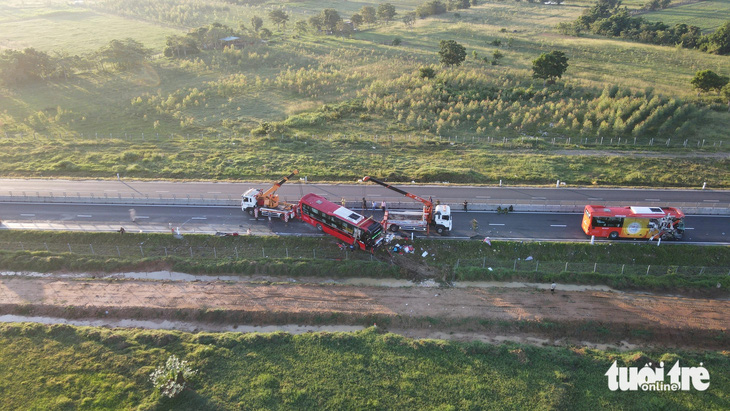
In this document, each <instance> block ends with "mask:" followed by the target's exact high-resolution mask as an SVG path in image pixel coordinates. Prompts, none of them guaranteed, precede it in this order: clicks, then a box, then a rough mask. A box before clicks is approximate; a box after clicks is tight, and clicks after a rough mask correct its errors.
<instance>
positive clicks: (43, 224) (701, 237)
mask: <svg viewBox="0 0 730 411" xmlns="http://www.w3.org/2000/svg"><path fill="white" fill-rule="evenodd" d="M129 210H130V206H129V205H94V204H19V203H0V219H2V224H1V225H0V229H30V230H73V231H78V230H85V231H115V230H118V229H119V227H124V228H125V229H126V230H127V231H129V232H139V231H142V232H170V230H171V229H177V228H179V230H180V232H181V233H183V234H185V233H210V234H213V233H215V232H239V233H241V234H242V233H244V232H246V230H247V229H251V232H252V233H253V234H261V235H264V234H280V235H320V234H319V233H318V232H317V231H316V230H315V229H314V227H311V226H309V225H307V224H304V223H302V222H299V221H291V222H289V223H284V222H283V221H279V220H278V219H274V220H272V221H269V220H268V219H266V218H262V219H260V220H255V219H254V218H252V217H250V216H249V215H248V214H245V213H243V212H242V211H241V210H240V208H237V207H223V206H208V207H200V206H134V210H135V214H136V222H134V223H133V222H132V221H131V220H130V212H129ZM355 210H356V211H358V212H362V210H359V209H357V208H356V209H355ZM363 214H365V215H366V216H370V215H372V216H373V217H374V218H375V219H376V220H379V219H381V218H382V212H380V211H379V210H377V211H372V210H367V211H365V212H364V213H363ZM473 219H476V220H477V221H478V225H479V228H478V229H477V230H476V231H474V230H472V229H471V221H472V220H473ZM580 222H581V214H576V213H556V212H549V213H548V212H546V213H538V212H524V213H523V212H513V213H509V214H497V213H495V212H492V211H480V212H463V211H459V210H455V211H454V230H453V231H452V233H451V234H450V235H448V236H446V237H445V238H453V239H465V238H471V237H474V238H483V237H490V238H492V239H503V240H506V239H510V240H545V241H550V240H561V241H588V238H587V236H586V235H585V234H584V233H583V232H582V231H581V229H580ZM686 227H687V231H686V235H685V239H684V240H683V241H682V242H683V243H687V242H689V243H702V244H730V216H702V215H690V216H687V218H686ZM416 236H417V237H423V236H425V233H417V234H416ZM432 237H433V238H441V236H438V235H433V236H432ZM619 241H626V240H619Z"/></svg>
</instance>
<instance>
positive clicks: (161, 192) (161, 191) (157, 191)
mask: <svg viewBox="0 0 730 411" xmlns="http://www.w3.org/2000/svg"><path fill="white" fill-rule="evenodd" d="M155 193H169V191H155Z"/></svg>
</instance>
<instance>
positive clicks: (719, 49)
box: [708, 20, 730, 55]
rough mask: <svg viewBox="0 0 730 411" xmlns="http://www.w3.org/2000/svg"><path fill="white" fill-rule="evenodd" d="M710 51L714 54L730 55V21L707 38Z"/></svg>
mask: <svg viewBox="0 0 730 411" xmlns="http://www.w3.org/2000/svg"><path fill="white" fill-rule="evenodd" d="M708 39H709V40H710V44H711V45H710V51H711V52H712V53H715V54H722V55H725V54H730V20H728V21H727V22H725V24H723V25H722V26H720V28H719V29H717V30H715V32H714V33H712V34H711V35H709V36H708Z"/></svg>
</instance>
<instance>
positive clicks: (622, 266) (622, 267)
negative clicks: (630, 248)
mask: <svg viewBox="0 0 730 411" xmlns="http://www.w3.org/2000/svg"><path fill="white" fill-rule="evenodd" d="M624 267H626V264H621V275H624Z"/></svg>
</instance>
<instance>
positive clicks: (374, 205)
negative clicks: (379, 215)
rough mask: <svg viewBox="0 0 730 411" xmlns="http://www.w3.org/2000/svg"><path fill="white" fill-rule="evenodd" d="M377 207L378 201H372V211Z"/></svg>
mask: <svg viewBox="0 0 730 411" xmlns="http://www.w3.org/2000/svg"><path fill="white" fill-rule="evenodd" d="M377 209H378V202H377V201H373V211H375V210H377Z"/></svg>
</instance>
